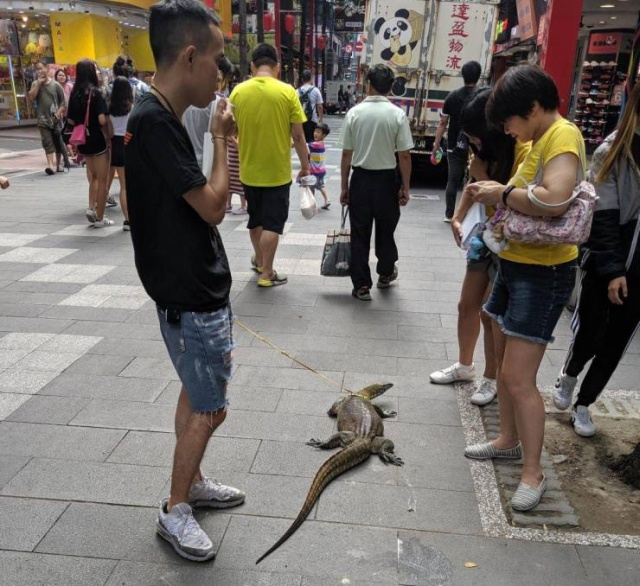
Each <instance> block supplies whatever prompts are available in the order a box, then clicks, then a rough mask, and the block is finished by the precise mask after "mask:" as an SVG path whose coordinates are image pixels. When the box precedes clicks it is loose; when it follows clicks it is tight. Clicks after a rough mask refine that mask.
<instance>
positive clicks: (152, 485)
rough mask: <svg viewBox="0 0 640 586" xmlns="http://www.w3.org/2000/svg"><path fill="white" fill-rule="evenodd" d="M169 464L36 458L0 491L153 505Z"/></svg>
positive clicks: (161, 487)
mask: <svg viewBox="0 0 640 586" xmlns="http://www.w3.org/2000/svg"><path fill="white" fill-rule="evenodd" d="M169 474H170V469H169V468H152V467H150V466H130V465H127V464H103V463H98V462H75V461H67V460H43V459H38V458H34V459H33V460H31V461H30V462H29V463H28V464H27V465H26V466H25V467H24V468H23V469H22V470H21V471H20V472H19V473H18V474H17V475H16V476H14V477H13V479H12V480H11V481H10V482H9V483H8V484H7V485H5V487H4V488H3V489H2V491H1V494H3V495H7V496H24V497H32V498H51V499H56V500H75V501H91V502H101V503H113V504H121V505H139V506H147V507H153V506H156V505H157V504H158V501H159V498H160V495H161V494H162V490H163V489H164V485H165V484H166V482H167V479H168V478H169Z"/></svg>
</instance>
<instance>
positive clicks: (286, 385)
mask: <svg viewBox="0 0 640 586" xmlns="http://www.w3.org/2000/svg"><path fill="white" fill-rule="evenodd" d="M320 373H321V374H323V375H324V376H326V377H328V378H330V379H332V380H333V381H335V382H336V383H337V384H338V387H337V388H338V389H339V388H340V383H341V381H342V376H343V374H342V372H335V371H326V370H321V371H320ZM233 381H234V383H236V384H239V385H246V386H255V385H257V384H260V385H261V386H264V387H271V388H275V389H303V390H305V391H326V390H327V389H332V388H335V387H332V386H331V383H329V382H327V381H326V380H325V379H323V378H322V377H319V376H318V375H317V374H314V373H312V372H310V371H308V370H304V369H301V368H269V369H265V368H259V367H256V366H248V365H242V366H240V367H239V368H238V370H237V371H236V372H235V375H234V377H233Z"/></svg>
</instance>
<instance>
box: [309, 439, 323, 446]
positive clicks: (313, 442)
mask: <svg viewBox="0 0 640 586" xmlns="http://www.w3.org/2000/svg"><path fill="white" fill-rule="evenodd" d="M321 443H322V440H320V439H316V438H311V439H310V440H309V441H308V442H307V445H308V446H314V447H316V448H317V447H318V446H319V445H320V444H321Z"/></svg>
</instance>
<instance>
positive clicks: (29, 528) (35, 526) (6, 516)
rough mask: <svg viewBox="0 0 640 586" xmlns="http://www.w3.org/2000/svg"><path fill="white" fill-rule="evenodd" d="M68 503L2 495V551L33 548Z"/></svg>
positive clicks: (0, 541) (0, 504) (30, 549)
mask: <svg viewBox="0 0 640 586" xmlns="http://www.w3.org/2000/svg"><path fill="white" fill-rule="evenodd" d="M66 508H67V503H61V502H54V501H42V500H33V499H20V498H10V497H0V518H1V519H2V531H0V550H1V549H12V550H17V551H32V550H33V549H34V548H35V546H36V545H38V543H39V542H40V540H41V539H42V538H43V537H44V536H45V534H46V533H47V532H48V531H49V529H50V528H51V526H52V525H53V524H54V523H55V522H56V520H57V519H58V517H59V516H60V515H61V514H62V512H63V511H64V510H65V509H66Z"/></svg>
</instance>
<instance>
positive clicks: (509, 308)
mask: <svg viewBox="0 0 640 586" xmlns="http://www.w3.org/2000/svg"><path fill="white" fill-rule="evenodd" d="M575 275H576V261H570V262H567V263H563V264H560V265H555V266H544V265H529V264H524V263H519V262H511V261H508V260H504V259H502V258H501V259H499V264H498V274H497V276H496V279H495V281H494V283H493V290H492V291H491V295H490V297H489V300H488V301H487V303H486V304H485V306H484V312H485V313H486V314H487V315H489V316H490V317H491V318H492V319H494V320H495V321H496V322H498V325H499V326H500V329H501V330H502V331H503V333H504V334H505V335H507V336H512V337H515V338H522V339H524V340H528V341H529V342H533V343H534V344H544V345H546V344H548V343H549V342H553V339H554V338H553V330H554V329H555V327H556V324H557V323H558V320H559V319H560V315H561V314H562V310H563V309H564V306H565V305H566V304H567V301H569V297H570V296H571V291H572V290H573V286H574V285H575V278H576V276H575Z"/></svg>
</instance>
